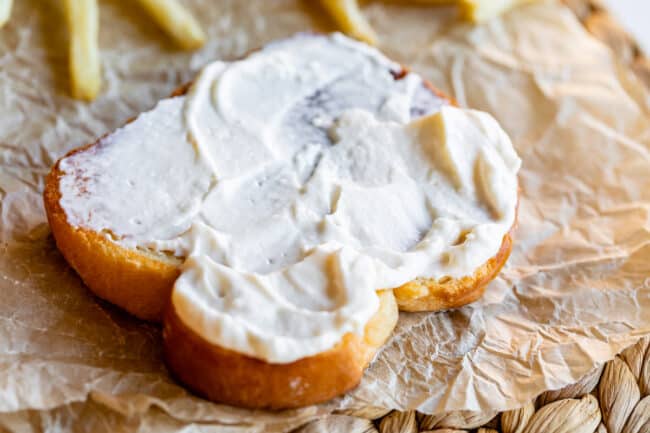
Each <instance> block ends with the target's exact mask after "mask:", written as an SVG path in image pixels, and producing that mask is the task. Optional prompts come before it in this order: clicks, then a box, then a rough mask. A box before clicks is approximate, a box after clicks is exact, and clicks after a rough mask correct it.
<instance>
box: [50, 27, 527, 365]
mask: <svg viewBox="0 0 650 433" xmlns="http://www.w3.org/2000/svg"><path fill="white" fill-rule="evenodd" d="M400 69H401V68H400V66H399V65H397V64H395V63H393V62H391V61H389V60H388V59H386V58H385V57H384V56H382V55H381V54H380V53H379V52H377V51H376V50H374V49H372V48H369V47H367V46H365V45H363V44H360V43H357V42H354V41H351V40H349V39H347V38H345V37H343V36H341V35H332V36H297V37H294V38H291V39H288V40H285V41H281V42H276V43H273V44H271V45H269V46H267V47H266V48H264V49H263V50H261V51H259V52H256V53H253V54H252V55H250V56H249V57H247V58H245V59H243V60H240V61H236V62H230V63H225V62H215V63H212V64H210V65H208V66H207V67H206V68H205V69H204V70H203V71H202V72H201V73H200V74H199V76H198V78H197V80H196V81H195V83H194V84H193V85H192V87H191V89H190V90H189V92H188V94H187V95H186V96H181V97H176V98H170V99H166V100H163V101H161V102H160V103H159V104H158V105H157V106H156V108H155V109H153V110H152V111H149V112H147V113H143V114H142V115H140V116H139V117H138V118H137V119H136V120H135V121H134V122H132V123H129V124H128V125H126V126H124V127H123V128H121V129H119V130H117V131H116V132H114V133H113V134H111V135H110V136H108V137H106V138H104V139H102V140H101V141H100V142H99V144H98V145H97V146H94V147H92V148H91V149H90V150H87V151H84V152H79V153H76V154H74V155H72V156H70V157H68V158H66V159H64V160H63V161H62V163H61V165H60V167H61V169H62V170H63V171H64V172H65V175H64V176H63V177H62V179H61V181H60V188H61V193H62V198H61V205H62V207H63V209H64V210H65V212H66V215H67V218H68V220H69V222H70V223H71V224H73V225H76V226H81V227H86V228H90V229H93V230H96V231H98V232H103V233H107V235H109V236H111V239H113V240H114V241H115V242H117V243H118V244H120V245H122V246H124V247H128V248H136V249H139V250H141V251H143V252H153V253H156V254H160V253H165V254H166V255H167V256H175V257H178V258H179V259H180V260H181V261H182V265H181V270H182V273H181V276H180V277H179V278H178V280H177V281H176V284H175V286H174V291H173V295H172V302H173V304H174V307H175V308H176V311H177V313H178V315H179V316H180V318H181V319H182V320H183V321H184V322H185V323H186V325H187V326H189V327H190V328H191V329H193V330H194V331H195V332H196V333H197V334H199V335H201V336H202V337H203V338H204V339H206V340H207V341H209V342H210V343H213V344H217V345H219V346H221V347H224V348H228V349H231V350H234V351H236V352H239V353H242V354H245V355H249V356H252V357H256V358H259V359H263V360H266V361H268V362H273V363H286V362H291V361H294V360H297V359H300V358H303V357H307V356H311V355H314V354H317V353H320V352H323V351H325V350H328V349H330V348H332V347H333V346H334V345H336V344H337V343H338V342H339V341H341V339H342V337H343V335H344V334H346V333H348V332H353V333H357V334H362V333H363V330H364V326H365V324H366V323H367V322H368V320H369V319H370V318H371V317H372V316H373V314H374V313H375V312H376V310H377V308H378V299H377V296H376V294H375V290H377V289H384V288H392V287H397V286H400V285H402V284H404V283H406V282H408V281H410V280H413V279H414V278H417V277H432V278H439V277H443V276H450V277H462V276H465V275H471V274H472V273H473V272H474V270H475V269H476V268H477V267H479V266H480V265H482V264H483V263H484V262H486V261H487V260H488V259H489V258H490V257H492V256H493V255H495V254H496V253H497V252H498V250H499V248H500V246H501V242H502V239H503V236H504V234H505V233H506V232H507V231H508V230H509V229H510V227H511V226H512V224H513V222H514V219H515V208H516V202H517V179H516V174H517V171H518V169H519V165H520V160H519V158H518V157H517V155H516V153H515V151H514V150H513V147H512V144H511V142H510V140H509V139H508V137H507V135H506V134H505V132H504V131H503V130H502V129H501V128H500V127H499V125H498V124H497V122H496V121H495V120H494V119H493V118H492V117H490V116H489V115H488V114H485V113H481V112H477V111H472V110H463V109H458V108H453V107H448V106H444V107H441V101H439V100H438V99H437V98H436V97H435V96H434V95H433V94H432V92H430V91H428V90H427V89H426V88H425V86H424V84H423V81H422V79H421V78H420V77H419V76H417V75H415V74H412V73H408V74H406V75H405V76H404V77H402V78H400V79H396V78H395V76H394V74H395V72H397V71H399V70H400ZM434 112H435V113H434Z"/></svg>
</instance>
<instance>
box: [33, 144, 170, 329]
mask: <svg viewBox="0 0 650 433" xmlns="http://www.w3.org/2000/svg"><path fill="white" fill-rule="evenodd" d="M88 147H89V146H85V147H82V148H79V149H76V150H73V151H72V152H70V153H68V154H67V155H66V156H70V155H72V154H73V153H76V152H81V151H84V150H86V149H87V148H88ZM64 158H65V157H64ZM62 159H63V158H62ZM60 161H61V160H59V161H58V162H57V163H56V164H55V165H54V167H53V168H52V170H51V171H50V173H49V175H48V176H47V180H46V183H45V191H44V193H43V201H44V204H45V211H46V214H47V220H48V222H49V224H50V228H51V229H52V235H53V236H54V239H55V241H56V246H57V247H58V248H59V251H61V253H62V254H63V256H64V257H65V259H66V260H67V261H68V263H69V264H70V266H72V267H73V268H74V270H75V271H77V273H78V274H79V276H80V277H81V279H82V280H83V281H84V283H85V284H86V285H87V286H88V287H89V288H90V290H92V292H93V293H95V295H97V296H99V297H100V298H102V299H105V300H107V301H109V302H111V303H112V304H115V305H117V306H119V307H121V308H123V309H125V310H126V311H128V312H129V313H131V314H133V315H134V316H136V317H139V318H140V319H144V320H150V321H160V320H161V317H162V314H163V312H164V310H165V308H166V306H167V303H168V302H169V299H170V294H171V290H172V286H173V285H174V281H176V278H178V275H179V274H180V271H179V269H178V263H175V262H174V261H172V260H164V259H163V258H162V257H160V258H158V257H154V256H151V255H146V254H144V253H143V252H140V251H137V250H131V249H128V248H123V247H121V246H119V245H118V244H116V243H115V242H113V241H112V240H110V239H108V238H107V237H106V236H105V235H104V234H102V233H98V232H95V231H93V230H88V229H85V228H82V227H74V226H73V225H71V224H70V223H69V222H68V219H67V217H66V214H65V212H64V211H63V209H62V208H61V204H60V199H61V192H60V190H59V179H60V177H61V176H62V175H63V173H62V172H61V170H60V169H59V162H60Z"/></svg>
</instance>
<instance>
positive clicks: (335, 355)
mask: <svg viewBox="0 0 650 433" xmlns="http://www.w3.org/2000/svg"><path fill="white" fill-rule="evenodd" d="M378 295H379V300H380V307H379V309H378V311H377V312H376V313H375V315H374V316H373V317H372V318H371V319H370V321H369V322H368V324H367V325H366V328H365V334H364V336H363V337H359V336H357V335H354V334H346V335H345V336H344V337H343V340H342V341H341V342H340V343H339V344H337V345H336V346H335V347H333V348H332V349H330V350H328V351H326V352H322V353H319V354H317V355H314V356H310V357H307V358H302V359H299V360H297V361H294V362H291V363H288V364H271V363H268V362H265V361H262V360H259V359H255V358H251V357H248V356H245V355H242V354H239V353H237V352H233V351H231V350H228V349H224V348H222V347H219V346H216V345H213V344H209V343H207V342H206V341H205V340H204V339H203V338H201V337H200V336H199V335H197V334H196V333H195V332H194V331H192V330H191V329H190V328H188V327H187V325H185V324H184V323H183V321H182V320H181V319H180V317H179V316H178V315H177V313H176V311H175V309H174V307H173V305H170V308H169V309H168V310H167V314H166V315H165V321H164V322H165V324H164V330H163V336H164V338H163V340H164V348H165V359H166V362H167V365H168V366H169V369H170V370H171V371H172V372H173V373H174V376H176V378H177V379H178V380H179V381H181V382H183V383H184V384H185V385H186V386H188V387H189V388H190V389H192V390H193V391H194V392H196V393H197V394H199V395H202V396H204V397H206V398H208V399H210V400H212V401H215V402H219V403H226V404H231V405H235V406H241V407H249V408H266V409H287V408H294V407H299V406H306V405H309V404H315V403H320V402H323V401H326V400H329V399H331V398H333V397H336V396H337V395H340V394H342V393H344V392H346V391H348V390H350V389H352V388H354V387H355V386H356V385H357V384H358V383H359V381H360V380H361V376H362V375H363V371H364V370H365V368H366V367H367V366H368V364H369V363H370V361H371V360H372V357H373V356H374V354H375V352H376V351H377V349H378V348H379V347H381V346H382V345H383V344H384V342H385V341H386V340H387V339H388V337H389V336H390V334H391V333H392V331H393V329H394V327H395V324H396V323H397V316H398V311H397V304H396V303H395V298H394V296H393V293H392V291H390V290H386V291H382V292H378Z"/></svg>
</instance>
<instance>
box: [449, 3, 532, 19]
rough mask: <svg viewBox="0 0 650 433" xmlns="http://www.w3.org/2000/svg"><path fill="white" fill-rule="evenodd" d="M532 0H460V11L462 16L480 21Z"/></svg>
mask: <svg viewBox="0 0 650 433" xmlns="http://www.w3.org/2000/svg"><path fill="white" fill-rule="evenodd" d="M532 1H533V0H462V1H461V13H462V15H463V18H465V19H467V20H469V21H472V22H474V23H480V22H483V21H486V20H489V19H490V18H493V17H496V16H497V15H501V14H502V13H504V12H506V11H507V10H509V9H512V8H514V7H515V6H519V5H521V4H524V3H530V2H532Z"/></svg>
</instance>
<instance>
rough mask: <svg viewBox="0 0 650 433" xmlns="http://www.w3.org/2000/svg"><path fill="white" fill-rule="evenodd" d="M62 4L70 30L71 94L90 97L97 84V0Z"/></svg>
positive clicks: (97, 88) (70, 0)
mask: <svg viewBox="0 0 650 433" xmlns="http://www.w3.org/2000/svg"><path fill="white" fill-rule="evenodd" d="M64 5H65V15H66V19H67V21H68V29H69V32H70V59H69V62H70V83H71V91H72V96H73V97H75V98H77V99H85V100H87V101H90V100H93V99H95V97H96V96H97V93H99V88H100V87H101V72H100V64H99V47H98V39H97V38H98V36H97V34H98V32H99V12H98V10H97V0H65V2H64Z"/></svg>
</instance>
